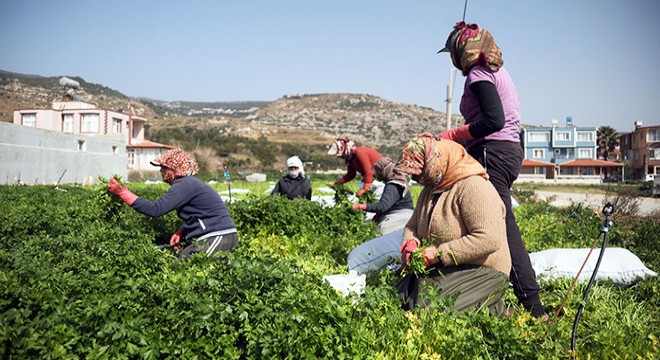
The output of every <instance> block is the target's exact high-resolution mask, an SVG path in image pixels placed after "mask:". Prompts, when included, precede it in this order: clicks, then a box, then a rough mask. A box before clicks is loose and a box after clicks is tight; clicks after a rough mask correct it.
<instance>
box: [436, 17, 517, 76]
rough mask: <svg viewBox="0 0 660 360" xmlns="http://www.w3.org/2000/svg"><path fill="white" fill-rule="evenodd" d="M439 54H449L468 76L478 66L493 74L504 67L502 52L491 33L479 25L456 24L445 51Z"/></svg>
mask: <svg viewBox="0 0 660 360" xmlns="http://www.w3.org/2000/svg"><path fill="white" fill-rule="evenodd" d="M438 52H449V54H450V55H451V61H452V63H454V66H456V68H457V69H459V70H461V71H462V72H463V75H467V74H468V72H469V71H470V68H472V66H474V65H476V64H479V65H482V66H485V67H487V68H488V69H490V71H493V72H495V71H497V70H499V69H500V68H501V67H502V65H504V60H502V51H501V50H500V48H499V47H498V46H497V44H495V40H494V39H493V36H492V35H491V34H490V32H488V30H486V29H483V28H479V25H477V24H466V23H465V22H463V21H461V22H459V23H456V25H455V26H454V30H452V32H451V33H450V34H449V37H448V38H447V42H446V43H445V47H444V49H442V50H440V51H438Z"/></svg>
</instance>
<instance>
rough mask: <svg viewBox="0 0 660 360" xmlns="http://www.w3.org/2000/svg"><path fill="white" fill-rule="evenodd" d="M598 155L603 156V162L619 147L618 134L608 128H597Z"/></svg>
mask: <svg viewBox="0 0 660 360" xmlns="http://www.w3.org/2000/svg"><path fill="white" fill-rule="evenodd" d="M597 137H598V153H599V154H601V155H602V156H603V160H607V159H608V158H609V155H610V152H612V151H614V149H615V148H616V147H617V145H619V139H618V134H617V132H616V130H614V128H612V127H610V126H601V127H599V128H598V132H597Z"/></svg>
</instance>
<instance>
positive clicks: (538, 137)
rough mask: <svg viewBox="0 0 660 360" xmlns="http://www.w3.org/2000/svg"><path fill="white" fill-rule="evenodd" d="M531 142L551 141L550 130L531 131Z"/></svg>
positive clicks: (529, 137)
mask: <svg viewBox="0 0 660 360" xmlns="http://www.w3.org/2000/svg"><path fill="white" fill-rule="evenodd" d="M528 139H529V142H546V143H547V142H550V133H548V132H530V133H529V136H528Z"/></svg>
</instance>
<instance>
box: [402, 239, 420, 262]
mask: <svg viewBox="0 0 660 360" xmlns="http://www.w3.org/2000/svg"><path fill="white" fill-rule="evenodd" d="M418 247H419V241H417V239H408V240H406V241H404V242H402V243H401V246H400V247H399V252H400V253H401V262H402V263H403V267H406V266H408V263H409V262H410V254H411V253H412V252H413V251H414V250H415V249H417V248H418Z"/></svg>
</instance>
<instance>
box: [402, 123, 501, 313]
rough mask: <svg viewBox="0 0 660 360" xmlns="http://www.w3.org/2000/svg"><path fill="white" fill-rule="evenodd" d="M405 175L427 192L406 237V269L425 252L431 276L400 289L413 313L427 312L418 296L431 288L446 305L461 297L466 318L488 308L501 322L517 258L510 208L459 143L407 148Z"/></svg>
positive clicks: (431, 139)
mask: <svg viewBox="0 0 660 360" xmlns="http://www.w3.org/2000/svg"><path fill="white" fill-rule="evenodd" d="M398 169H399V170H400V171H402V172H404V173H406V174H409V175H410V176H411V178H412V179H413V180H415V181H417V182H418V183H420V184H422V185H423V186H424V189H423V190H422V192H421V193H420V195H419V198H418V199H417V205H416V207H415V211H414V212H413V215H412V217H411V218H410V221H408V224H407V225H406V227H405V228H404V231H403V239H405V240H404V241H403V243H402V244H401V249H400V250H401V255H402V262H403V264H404V265H407V264H408V262H409V261H410V256H411V253H412V252H413V251H414V250H415V249H417V248H418V247H420V246H423V250H422V253H423V255H424V260H425V263H424V265H425V266H426V267H428V270H429V272H428V274H427V275H426V276H423V277H421V278H419V284H416V283H415V282H416V279H417V277H415V276H409V277H408V278H407V280H409V282H408V283H407V284H405V286H401V287H400V288H399V290H400V293H402V294H403V295H404V298H405V300H406V305H408V307H410V306H414V305H418V306H422V307H424V306H427V305H428V304H429V301H430V300H431V299H428V298H425V296H424V294H423V293H420V294H419V298H416V296H415V295H416V294H415V290H416V289H419V291H420V292H423V290H424V287H425V286H426V285H429V284H430V285H433V286H435V287H437V288H438V289H439V291H440V296H441V297H446V296H452V295H455V294H458V297H457V299H456V302H455V305H454V309H455V310H456V311H457V312H458V313H460V312H462V311H464V310H466V309H468V308H475V307H482V306H485V307H488V308H489V309H490V311H491V312H492V313H495V314H497V315H498V316H501V315H502V314H503V312H504V301H503V299H502V296H503V294H504V289H505V288H506V286H507V284H508V274H509V271H510V270H511V256H510V255H509V248H508V246H507V241H506V223H505V214H506V213H505V208H504V204H503V203H502V200H501V199H500V196H499V195H498V193H497V190H495V187H494V186H493V185H492V184H491V183H490V182H489V181H488V175H487V174H486V171H485V170H484V168H483V167H482V166H481V165H480V164H479V163H478V162H477V161H476V160H474V159H473V158H472V157H471V156H470V155H469V154H468V153H467V152H466V150H465V149H464V148H463V147H462V146H461V145H459V144H458V143H456V142H453V141H450V140H444V139H441V138H440V137H439V136H433V135H431V134H426V133H425V134H422V135H420V136H418V137H416V138H415V139H413V140H412V141H410V142H409V143H408V144H407V145H406V146H405V147H404V149H403V151H402V153H401V158H400V159H399V164H398ZM420 240H421V242H420ZM402 285H404V284H402ZM417 285H419V287H417Z"/></svg>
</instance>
